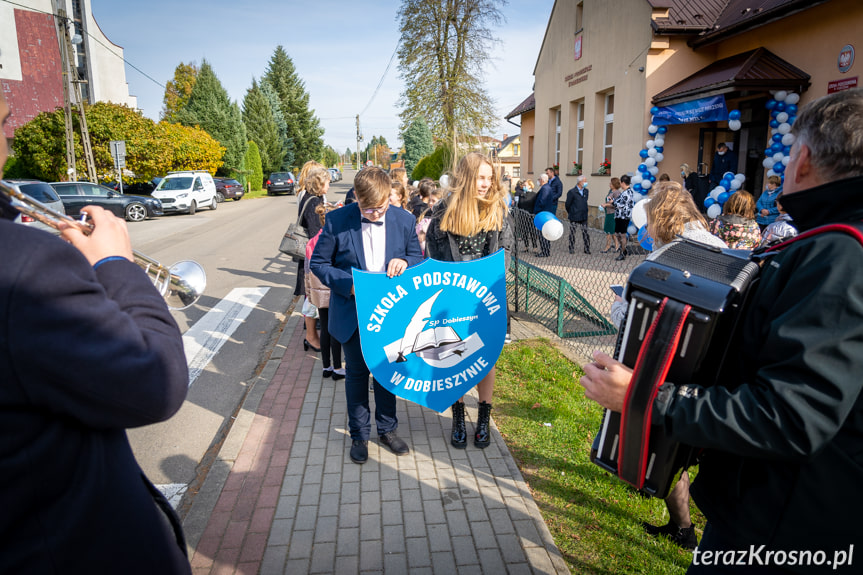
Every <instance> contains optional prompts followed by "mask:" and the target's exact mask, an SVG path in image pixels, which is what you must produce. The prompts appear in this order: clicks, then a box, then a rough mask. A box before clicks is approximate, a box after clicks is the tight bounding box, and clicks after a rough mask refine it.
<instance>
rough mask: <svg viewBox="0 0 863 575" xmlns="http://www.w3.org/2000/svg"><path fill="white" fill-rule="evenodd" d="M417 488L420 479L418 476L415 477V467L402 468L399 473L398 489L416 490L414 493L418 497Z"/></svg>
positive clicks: (403, 490) (404, 490)
mask: <svg viewBox="0 0 863 575" xmlns="http://www.w3.org/2000/svg"><path fill="white" fill-rule="evenodd" d="M419 488H420V480H419V477H417V470H416V468H414V469H405V470H403V471H402V472H401V474H400V475H399V489H400V490H401V491H402V493H404V492H406V491H416V495H417V497H419V496H420V493H419Z"/></svg>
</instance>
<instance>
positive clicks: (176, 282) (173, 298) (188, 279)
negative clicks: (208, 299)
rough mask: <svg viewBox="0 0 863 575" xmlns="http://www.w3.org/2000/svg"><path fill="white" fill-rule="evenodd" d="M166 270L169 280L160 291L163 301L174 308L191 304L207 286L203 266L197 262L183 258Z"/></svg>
mask: <svg viewBox="0 0 863 575" xmlns="http://www.w3.org/2000/svg"><path fill="white" fill-rule="evenodd" d="M168 272H169V273H170V281H169V282H167V285H166V286H165V288H164V289H165V291H164V292H163V293H162V296H163V297H164V298H165V303H167V304H168V307H169V308H171V309H175V310H184V309H186V308H187V307H191V306H193V305H194V304H195V302H197V301H198V298H200V297H201V295H202V294H203V293H204V290H205V289H206V288H207V274H206V273H205V272H204V268H203V267H201V265H200V264H199V263H198V262H195V261H192V260H184V261H181V262H177V263H175V264H174V265H172V266H171V267H170V268H169V270H168ZM156 287H157V288H158V287H159V286H156Z"/></svg>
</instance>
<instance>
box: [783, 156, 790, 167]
mask: <svg viewBox="0 0 863 575" xmlns="http://www.w3.org/2000/svg"><path fill="white" fill-rule="evenodd" d="M790 161H791V156H785V157H784V158H782V165H783V166H787V165H788V162H790Z"/></svg>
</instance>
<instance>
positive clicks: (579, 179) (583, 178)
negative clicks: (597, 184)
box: [575, 174, 587, 187]
mask: <svg viewBox="0 0 863 575" xmlns="http://www.w3.org/2000/svg"><path fill="white" fill-rule="evenodd" d="M586 181H587V176H585V175H584V174H582V175H580V176H578V177H577V178H576V179H575V183H576V184H582V187H584V185H583V184H584V182H586Z"/></svg>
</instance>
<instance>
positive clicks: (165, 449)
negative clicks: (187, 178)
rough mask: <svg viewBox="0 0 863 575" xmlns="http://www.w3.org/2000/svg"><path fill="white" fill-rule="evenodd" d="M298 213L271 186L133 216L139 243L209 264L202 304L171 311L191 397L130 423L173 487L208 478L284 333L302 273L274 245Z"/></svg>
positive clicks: (155, 476)
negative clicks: (171, 412)
mask: <svg viewBox="0 0 863 575" xmlns="http://www.w3.org/2000/svg"><path fill="white" fill-rule="evenodd" d="M353 175H354V172H353V171H345V179H343V180H342V181H341V182H334V183H332V184H331V187H330V192H329V193H328V194H327V198H328V200H329V201H340V200H342V199H343V198H344V194H345V193H346V192H347V190H348V189H349V188H350V186H351V182H352V181H353ZM296 215H297V205H296V197H295V196H273V197H264V198H257V199H248V198H244V199H242V200H240V201H239V202H237V201H231V200H229V201H226V202H223V203H221V204H219V205H218V208H217V209H216V210H214V211H211V210H206V209H204V210H202V211H199V212H198V213H196V214H195V215H194V216H189V215H181V214H174V215H168V216H163V217H161V218H156V219H153V220H147V221H144V222H140V223H130V224H129V230H130V234H131V238H132V245H133V247H134V248H135V250H137V251H138V252H141V253H143V254H145V255H147V256H149V257H150V258H153V259H155V260H157V261H159V262H161V263H162V264H166V265H171V264H173V263H175V262H177V261H180V260H186V259H192V260H195V261H197V262H198V263H199V264H201V265H202V266H203V267H204V269H205V271H206V273H207V288H206V290H205V292H204V294H203V296H202V297H201V299H200V300H199V301H198V302H197V304H195V305H194V306H192V307H191V308H189V309H186V310H183V311H174V312H173V316H174V318H175V320H176V321H177V323H178V325H179V326H180V330H181V331H182V332H183V333H184V346H185V349H186V354H187V358H188V357H189V356H190V354H192V355H193V356H194V357H193V358H190V376H193V377H194V380H193V381H192V383H191V386H190V388H189V394H188V397H187V399H186V402H185V403H184V405H183V407H182V408H181V409H180V411H179V412H178V413H177V414H176V415H175V416H174V417H173V418H171V419H170V420H169V421H167V422H163V423H161V424H157V425H152V426H147V427H143V428H139V429H133V430H130V431H129V438H130V441H131V443H132V448H133V450H134V452H135V455H136V457H137V458H138V461H139V462H140V463H141V466H142V468H143V470H144V472H145V473H146V474H147V476H148V477H149V478H150V480H151V481H153V483H155V484H157V485H159V486H163V490H164V491H166V492H168V494H169V495H171V491H172V490H179V491H180V494H182V492H183V491H184V490H185V487H186V486H189V485H192V486H193V487H194V485H196V484H197V483H198V482H200V481H202V480H203V478H204V476H205V474H206V472H207V469H208V462H209V458H210V457H211V456H212V454H214V453H216V452H217V449H218V446H219V445H220V443H221V441H222V439H223V438H224V436H225V435H226V434H227V431H228V430H229V428H230V423H231V421H232V416H233V415H234V413H235V412H236V410H237V409H238V406H239V405H241V403H242V400H243V398H244V397H245V395H246V392H247V390H248V385H249V384H250V383H251V382H252V381H253V380H254V378H255V376H256V375H257V374H258V373H259V372H260V369H261V368H262V366H263V364H264V362H265V361H266V357H267V354H268V353H269V349H270V348H271V346H272V345H273V344H274V343H275V341H276V340H277V339H278V336H279V334H280V329H281V326H282V323H283V320H284V319H285V315H284V314H285V312H286V311H287V310H288V309H289V308H290V306H291V304H292V301H293V292H294V284H295V281H296V276H295V270H296V264H294V263H293V262H291V261H290V259H289V258H288V257H286V256H284V255H283V254H281V253H280V252H279V251H278V245H279V241H280V239H281V236H282V234H283V233H284V231H285V229H286V228H287V226H288V224H289V223H291V222H293V221H294V220H295V219H296ZM300 304H301V302H298V303H297V305H298V306H299V305H300ZM193 374H194V375H193ZM168 486H173V487H168ZM192 491H194V489H192ZM187 501H188V498H187ZM184 506H185V505H184Z"/></svg>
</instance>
